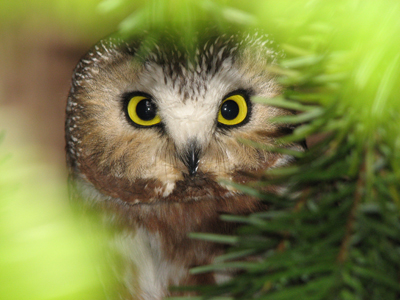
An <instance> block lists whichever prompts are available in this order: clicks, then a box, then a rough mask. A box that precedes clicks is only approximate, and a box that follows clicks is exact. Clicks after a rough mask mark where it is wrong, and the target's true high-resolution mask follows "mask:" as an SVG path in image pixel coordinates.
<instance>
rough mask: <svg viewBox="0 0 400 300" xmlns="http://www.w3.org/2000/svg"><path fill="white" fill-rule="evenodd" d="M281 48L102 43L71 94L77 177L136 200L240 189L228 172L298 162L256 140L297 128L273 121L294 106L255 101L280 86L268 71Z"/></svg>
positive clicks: (72, 159)
mask: <svg viewBox="0 0 400 300" xmlns="http://www.w3.org/2000/svg"><path fill="white" fill-rule="evenodd" d="M275 55H276V53H275V52H274V51H272V50H271V49H270V48H269V47H268V41H267V40H266V39H265V38H264V37H260V38H258V39H257V38H254V37H246V38H241V39H239V38H238V37H236V36H219V37H215V38H213V37H212V38H209V39H207V40H205V41H204V42H201V43H200V44H198V45H197V47H196V49H195V50H194V51H189V50H187V51H185V49H182V48H178V47H174V45H173V44H171V43H170V42H165V43H160V42H158V43H157V44H151V43H149V42H148V40H147V41H146V43H144V42H142V41H140V40H135V41H131V42H122V41H118V40H114V39H109V40H106V41H102V42H100V43H99V44H98V45H96V46H95V47H94V48H93V49H92V51H90V52H89V53H88V54H87V55H86V56H85V57H84V58H83V59H82V60H81V61H80V62H79V64H78V66H77V68H76V70H75V73H74V76H73V84H72V88H71V92H70V95H69V98H68V104H67V121H66V138H67V157H68V163H69V167H70V171H71V173H72V174H73V177H74V178H75V179H76V180H78V181H80V182H82V183H83V184H84V185H86V186H90V187H93V188H94V189H95V190H97V191H99V192H100V193H101V194H102V195H106V196H107V197H108V198H109V199H111V198H112V199H118V201H120V200H122V201H123V202H124V203H125V204H127V203H128V204H130V205H140V204H154V203H166V202H188V201H201V200H206V199H208V200H210V199H216V198H224V197H225V198H226V197H230V196H232V195H235V194H237V193H239V192H238V191H236V190H234V189H233V188H230V187H229V186H225V185H223V184H221V183H220V180H221V179H225V180H229V181H236V182H239V183H244V182H247V181H248V180H250V177H249V176H247V175H246V174H249V173H254V172H263V171H264V170H266V169H269V168H274V167H277V166H282V165H285V164H287V163H288V162H290V160H291V158H290V157H288V156H285V155H280V154H276V153H270V152H268V151H267V150H265V149H264V150H263V148H262V147H255V146H254V144H255V143H256V144H259V145H264V146H274V145H276V144H277V140H278V138H279V137H280V136H282V135H284V134H287V133H288V131H289V130H290V127H289V126H283V125H282V124H275V123H274V122H273V118H274V117H276V116H279V115H285V114H289V112H287V111H284V110H282V109H278V108H274V107H271V106H268V105H264V104H261V103H256V102H253V99H254V97H264V98H271V97H274V96H276V95H277V94H279V92H280V89H279V86H278V85H277V83H276V82H275V80H274V77H273V76H272V75H271V73H270V72H269V71H268V66H269V65H270V64H271V63H273V61H274V58H275ZM243 140H249V141H252V142H254V143H250V144H249V143H243ZM288 147H293V148H297V149H300V148H301V147H300V146H298V145H288ZM265 148H267V147H265Z"/></svg>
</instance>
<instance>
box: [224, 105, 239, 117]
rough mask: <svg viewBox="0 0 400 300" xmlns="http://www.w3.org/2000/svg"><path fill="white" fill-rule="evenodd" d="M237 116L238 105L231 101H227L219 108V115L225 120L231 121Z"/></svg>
mask: <svg viewBox="0 0 400 300" xmlns="http://www.w3.org/2000/svg"><path fill="white" fill-rule="evenodd" d="M238 114H239V105H238V104H237V103H236V102H235V101H233V100H227V101H225V102H224V104H222V106H221V115H222V116H223V117H224V118H225V119H227V120H233V119H234V118H236V117H237V116H238Z"/></svg>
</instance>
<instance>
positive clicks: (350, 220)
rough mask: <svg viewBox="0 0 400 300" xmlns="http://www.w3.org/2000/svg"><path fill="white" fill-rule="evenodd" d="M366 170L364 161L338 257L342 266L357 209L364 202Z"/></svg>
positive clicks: (345, 257)
mask: <svg viewBox="0 0 400 300" xmlns="http://www.w3.org/2000/svg"><path fill="white" fill-rule="evenodd" d="M365 170H366V166H365V161H364V162H363V164H362V165H361V170H360V175H359V177H358V180H357V186H356V192H355V195H354V202H353V206H352V208H351V211H350V215H349V218H348V219H347V223H346V232H345V236H344V239H343V242H342V245H341V246H340V251H339V254H338V257H337V261H338V262H339V263H341V264H342V263H344V262H345V261H346V259H347V255H348V248H349V244H350V239H351V235H352V234H353V230H354V223H355V219H356V213H357V208H358V206H359V204H360V202H361V200H362V196H363V189H364V184H365Z"/></svg>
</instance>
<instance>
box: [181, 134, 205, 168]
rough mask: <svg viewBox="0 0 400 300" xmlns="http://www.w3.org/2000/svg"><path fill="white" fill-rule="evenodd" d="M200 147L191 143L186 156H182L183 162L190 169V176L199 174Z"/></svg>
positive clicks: (193, 142)
mask: <svg viewBox="0 0 400 300" xmlns="http://www.w3.org/2000/svg"><path fill="white" fill-rule="evenodd" d="M200 152H201V150H200V147H199V146H198V144H197V143H196V142H195V141H192V142H190V143H189V144H188V145H187V147H186V151H185V154H184V155H183V156H182V161H183V163H184V164H185V166H186V167H187V168H188V171H189V174H190V176H194V175H196V173H197V168H198V167H199V160H200Z"/></svg>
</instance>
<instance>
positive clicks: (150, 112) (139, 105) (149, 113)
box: [127, 96, 161, 126]
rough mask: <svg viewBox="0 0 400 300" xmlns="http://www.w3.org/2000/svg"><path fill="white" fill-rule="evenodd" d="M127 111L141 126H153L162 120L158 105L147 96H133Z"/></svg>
mask: <svg viewBox="0 0 400 300" xmlns="http://www.w3.org/2000/svg"><path fill="white" fill-rule="evenodd" d="M127 111H128V115H129V118H131V120H132V121H133V122H134V123H136V124H138V125H141V126H152V125H155V124H158V123H160V122H161V119H160V117H159V116H158V115H157V107H156V106H155V105H154V103H153V102H152V101H151V100H150V99H149V98H147V97H145V96H133V97H132V98H131V100H129V103H128V106H127Z"/></svg>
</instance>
